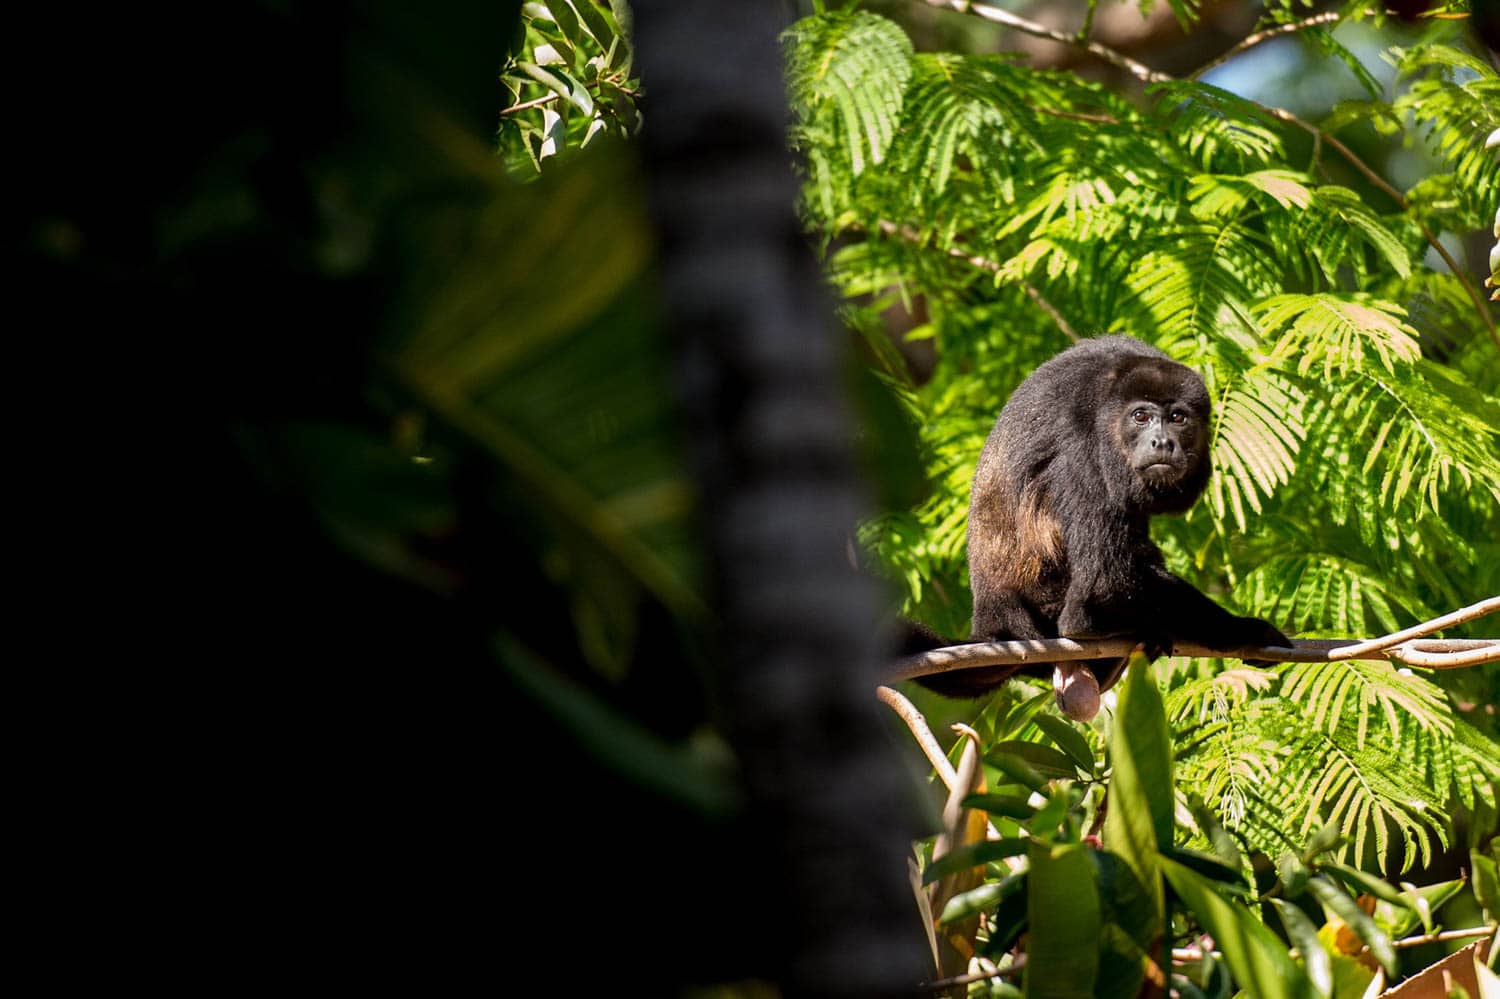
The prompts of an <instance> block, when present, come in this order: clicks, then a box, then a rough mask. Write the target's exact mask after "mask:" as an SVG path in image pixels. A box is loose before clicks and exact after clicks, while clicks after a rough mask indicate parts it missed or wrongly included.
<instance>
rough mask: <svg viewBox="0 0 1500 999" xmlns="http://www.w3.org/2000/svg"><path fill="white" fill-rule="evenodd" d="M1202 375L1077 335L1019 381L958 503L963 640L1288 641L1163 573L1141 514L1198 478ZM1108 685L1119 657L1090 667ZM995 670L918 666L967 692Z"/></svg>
mask: <svg viewBox="0 0 1500 999" xmlns="http://www.w3.org/2000/svg"><path fill="white" fill-rule="evenodd" d="M1208 444H1209V399H1208V391H1207V389H1205V388H1204V385H1203V379H1202V378H1200V377H1199V376H1198V374H1197V373H1196V372H1194V371H1193V370H1192V369H1191V368H1187V367H1184V366H1183V365H1181V364H1178V363H1176V362H1175V361H1173V360H1171V359H1170V358H1169V357H1167V355H1166V354H1163V353H1162V352H1161V351H1159V350H1157V349H1156V348H1154V347H1149V346H1147V345H1146V344H1144V343H1141V342H1139V341H1137V340H1132V339H1130V338H1128V337H1123V336H1109V337H1100V338H1098V339H1094V340H1085V341H1083V342H1081V343H1078V344H1076V345H1075V346H1073V347H1070V348H1069V349H1067V350H1065V351H1063V352H1062V353H1061V354H1058V355H1057V356H1056V357H1054V358H1052V359H1051V360H1050V361H1047V362H1046V363H1045V364H1043V365H1042V366H1041V367H1039V368H1037V369H1036V371H1035V372H1033V373H1032V375H1031V377H1029V378H1027V379H1026V380H1025V381H1024V382H1022V383H1021V386H1020V387H1019V388H1018V389H1016V391H1015V394H1013V395H1012V396H1011V397H1010V401H1008V402H1007V403H1006V404H1005V407H1004V408H1003V409H1002V410H1001V411H1000V417H999V419H998V420H996V421H995V428H994V429H993V430H992V431H990V436H989V439H988V440H987V441H986V442H985V445H984V451H983V452H982V453H981V454H980V456H979V466H978V468H977V469H976V471H975V473H974V486H973V490H972V492H971V494H970V498H969V582H970V585H971V587H972V589H973V592H974V626H973V638H972V639H971V641H977V642H984V641H1001V640H1005V639H1028V638H1056V637H1059V636H1063V637H1068V638H1106V637H1129V638H1134V639H1136V640H1137V641H1140V642H1142V643H1143V644H1144V645H1145V648H1146V653H1147V655H1151V656H1154V655H1158V654H1160V653H1161V652H1162V651H1165V650H1167V649H1169V648H1170V647H1171V644H1172V642H1173V641H1174V640H1191V641H1195V642H1201V643H1202V644H1204V645H1207V646H1209V647H1210V648H1213V649H1219V650H1223V651H1226V652H1228V651H1233V650H1235V649H1240V648H1244V647H1247V646H1258V645H1287V644H1288V641H1287V638H1286V636H1285V635H1283V634H1282V633H1281V632H1280V631H1278V630H1276V629H1275V628H1274V627H1272V626H1271V625H1269V624H1267V623H1266V622H1265V621H1262V620H1260V619H1259V618H1253V617H1236V616H1235V615H1233V614H1230V613H1229V612H1228V611H1226V610H1224V609H1223V608H1222V607H1220V606H1219V605H1218V604H1216V603H1214V602H1213V601H1212V600H1210V599H1209V598H1208V597H1206V596H1204V595H1203V594H1202V593H1199V592H1198V591H1197V590H1196V589H1194V588H1193V586H1192V585H1191V584H1189V583H1187V582H1185V581H1184V580H1181V579H1179V578H1177V577H1176V576H1174V575H1172V574H1171V573H1170V572H1168V571H1167V569H1166V566H1165V565H1164V564H1163V561H1162V554H1161V550H1160V549H1159V548H1157V546H1156V544H1155V543H1154V542H1153V541H1152V540H1151V535H1150V532H1149V524H1150V521H1151V517H1152V516H1153V515H1155V514H1159V513H1166V514H1171V513H1182V512H1183V511H1185V510H1187V509H1188V508H1189V507H1190V506H1192V505H1193V502H1194V501H1195V500H1196V499H1197V498H1198V496H1199V495H1200V494H1201V493H1202V492H1203V487H1204V485H1205V484H1206V483H1207V482H1208V476H1209V470H1210V468H1209V459H1208ZM1088 665H1089V667H1090V668H1091V669H1092V670H1093V672H1094V675H1095V677H1096V678H1097V679H1098V684H1099V689H1101V690H1103V689H1107V688H1108V687H1109V685H1110V684H1112V683H1113V682H1114V681H1115V680H1116V679H1118V678H1119V673H1120V670H1121V669H1122V668H1123V666H1124V660H1117V659H1097V660H1091V661H1089V663H1088ZM1021 671H1024V672H1026V673H1029V674H1040V675H1045V676H1051V675H1052V664H1050V663H1041V664H1029V665H1027V666H1024V667H1017V666H991V667H982V668H978V669H967V670H955V671H951V672H948V673H940V674H935V675H932V676H925V677H921V678H920V681H919V682H921V683H923V684H924V685H925V686H927V687H930V688H931V689H933V690H936V691H938V692H939V693H943V694H947V695H949V696H951V697H973V696H976V695H978V694H981V693H983V692H985V691H987V690H990V689H993V688H995V687H997V686H999V685H1000V684H1002V683H1004V682H1005V680H1006V679H1007V678H1008V677H1010V676H1012V675H1014V674H1015V673H1017V672H1021Z"/></svg>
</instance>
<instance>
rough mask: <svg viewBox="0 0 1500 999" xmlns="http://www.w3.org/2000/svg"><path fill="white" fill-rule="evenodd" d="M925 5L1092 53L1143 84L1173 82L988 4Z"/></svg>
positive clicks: (932, 0) (941, 1) (942, 1)
mask: <svg viewBox="0 0 1500 999" xmlns="http://www.w3.org/2000/svg"><path fill="white" fill-rule="evenodd" d="M927 4H928V5H929V6H931V7H946V8H947V9H949V10H956V11H958V12H959V13H960V14H974V15H975V16H977V17H982V18H984V19H985V20H986V21H993V22H995V23H996V24H1003V25H1005V26H1006V27H1007V28H1014V29H1015V30H1016V31H1019V32H1021V33H1022V34H1027V35H1034V36H1036V37H1037V38H1048V39H1051V40H1052V41H1054V42H1058V43H1060V44H1062V45H1066V46H1068V47H1069V48H1075V49H1079V50H1081V51H1084V52H1092V53H1093V54H1094V55H1096V56H1098V57H1099V58H1100V59H1103V60H1104V61H1105V62H1107V63H1111V64H1113V65H1115V66H1118V67H1120V68H1121V69H1123V70H1125V71H1126V72H1127V73H1129V74H1131V75H1132V76H1134V77H1136V78H1137V79H1139V80H1143V81H1144V82H1146V83H1163V82H1166V81H1167V80H1170V79H1172V77H1171V76H1169V75H1168V74H1166V73H1160V72H1157V71H1156V70H1154V69H1152V68H1151V67H1150V66H1147V65H1145V64H1144V63H1139V62H1136V61H1135V60H1134V59H1132V58H1130V57H1129V56H1127V55H1125V54H1124V53H1121V52H1116V51H1115V50H1114V49H1112V48H1110V47H1108V46H1107V45H1100V44H1099V43H1098V42H1094V41H1090V40H1088V39H1087V38H1083V37H1080V36H1079V35H1070V34H1067V33H1066V32H1063V31H1057V30H1055V29H1053V28H1049V27H1047V26H1046V25H1043V24H1037V23H1036V22H1035V21H1028V20H1026V19H1025V18H1024V17H1017V16H1016V15H1015V14H1012V13H1011V12H1010V11H1008V10H1001V9H1000V8H999V7H991V6H990V5H989V4H983V3H972V2H971V0H927Z"/></svg>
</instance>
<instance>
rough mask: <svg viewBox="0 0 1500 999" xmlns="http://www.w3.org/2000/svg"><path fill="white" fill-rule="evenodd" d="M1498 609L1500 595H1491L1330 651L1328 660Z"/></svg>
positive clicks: (1389, 644) (1353, 655)
mask: <svg viewBox="0 0 1500 999" xmlns="http://www.w3.org/2000/svg"><path fill="white" fill-rule="evenodd" d="M1496 611H1500V597H1489V598H1488V599H1485V600H1481V601H1479V603H1477V604H1470V605H1469V606H1468V607H1464V608H1462V609H1460V610H1456V611H1454V612H1453V613H1451V614H1444V615H1443V616H1441V617H1435V618H1433V619H1432V620H1431V621H1423V622H1422V623H1421V624H1417V625H1413V626H1412V627H1410V628H1405V629H1403V630H1401V631H1397V632H1394V633H1392V634H1389V635H1385V636H1384V637H1382V638H1372V639H1370V640H1369V641H1366V642H1360V643H1359V644H1358V645H1350V646H1347V647H1345V648H1341V649H1339V650H1338V651H1336V652H1330V653H1329V654H1328V661H1329V662H1336V661H1338V660H1340V659H1358V658H1359V657H1361V656H1362V655H1364V654H1365V653H1367V652H1375V651H1378V650H1380V649H1389V648H1391V647H1393V646H1396V645H1400V644H1401V643H1403V642H1406V641H1410V640H1411V639H1413V638H1422V637H1423V636H1426V635H1430V634H1432V633H1433V632H1434V631H1442V630H1443V629H1444V628H1451V627H1453V626H1454V625H1455V624H1463V623H1464V622H1465V621H1473V620H1474V619H1475V618H1481V617H1484V616H1485V615H1486V614H1493V613H1495V612H1496Z"/></svg>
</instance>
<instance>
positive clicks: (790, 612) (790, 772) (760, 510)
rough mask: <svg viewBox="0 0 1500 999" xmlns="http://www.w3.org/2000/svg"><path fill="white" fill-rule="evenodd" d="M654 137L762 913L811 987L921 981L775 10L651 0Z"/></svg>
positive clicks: (785, 956)
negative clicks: (801, 219)
mask: <svg viewBox="0 0 1500 999" xmlns="http://www.w3.org/2000/svg"><path fill="white" fill-rule="evenodd" d="M633 6H634V8H635V11H636V21H635V27H636V40H637V50H638V53H639V57H640V64H641V67H642V75H643V80H644V82H645V84H646V88H647V91H648V101H649V103H648V105H647V108H646V131H645V147H646V155H647V161H648V167H649V175H650V185H651V193H652V202H653V211H654V215H655V218H656V221H657V224H658V226H659V229H660V235H661V269H662V276H663V285H664V293H665V297H666V303H667V307H668V311H669V313H670V315H671V318H672V323H673V326H674V328H675V330H676V333H677V336H678V341H677V342H678V347H679V350H680V356H681V363H680V367H679V381H680V386H681V392H682V395H683V398H684V401H685V404H686V406H687V410H688V415H689V418H690V420H691V421H692V428H691V434H692V445H693V448H694V451H695V459H696V463H697V464H696V468H697V472H698V474H699V477H700V480H701V483H702V487H703V499H704V505H705V509H706V514H707V518H706V519H707V521H708V528H709V530H710V532H711V538H710V543H711V551H712V555H713V558H714V561H715V564H716V571H717V575H716V579H717V585H718V593H717V597H718V600H719V607H720V608H721V611H722V621H723V625H724V630H723V633H722V636H721V637H722V648H723V649H724V650H725V659H726V661H727V669H728V672H729V679H728V680H727V691H726V693H727V696H728V699H729V702H730V703H729V707H730V711H731V713H732V717H733V724H734V726H735V729H736V731H735V732H734V737H735V740H736V744H737V748H738V749H739V752H740V754H741V757H742V759H743V761H744V765H745V769H746V778H747V785H748V787H749V789H750V793H751V795H752V801H753V804H752V812H753V814H754V816H755V821H756V822H757V823H758V825H757V830H758V833H759V837H758V842H759V843H760V844H761V845H762V846H763V847H764V848H765V856H764V858H763V859H764V860H765V862H767V863H768V864H769V865H771V872H772V873H773V875H774V879H773V880H774V883H775V886H776V887H775V889H773V895H774V896H776V897H775V898H774V899H773V901H779V902H780V903H781V904H779V905H772V906H771V907H769V908H768V910H767V911H766V912H765V914H764V922H765V925H766V931H767V934H768V936H770V937H772V938H773V939H774V940H775V945H776V946H777V947H778V948H779V951H778V954H777V957H778V958H779V962H780V966H781V968H782V972H781V975H782V984H783V986H784V988H785V989H786V990H787V991H788V993H789V994H794V995H851V996H853V995H857V996H882V995H897V994H908V993H911V992H912V991H913V986H914V985H915V984H916V983H917V982H918V981H920V980H921V979H922V978H924V977H926V976H927V975H928V973H929V969H928V967H927V961H926V959H925V958H924V943H923V939H922V930H921V926H920V922H919V917H918V916H917V912H916V909H915V905H914V903H913V899H912V896H911V890H910V888H909V886H908V884H907V878H906V860H905V855H906V852H907V848H908V844H909V841H910V839H911V837H912V836H913V834H914V832H915V831H916V830H915V828H914V824H913V821H912V820H913V816H914V812H913V810H912V809H911V808H910V807H908V806H909V804H910V801H909V797H908V795H907V790H908V787H909V785H907V784H906V778H905V775H904V771H903V769H902V766H901V764H900V763H899V762H898V760H897V758H896V756H895V753H894V749H893V747H892V745H891V744H890V742H889V740H888V739H887V738H886V736H885V734H884V733H883V732H882V731H881V729H880V725H879V720H878V718H877V716H876V707H877V705H876V701H875V699H874V695H873V688H874V686H875V684H876V682H877V665H878V661H879V659H880V657H881V656H883V655H884V654H885V650H884V649H883V648H882V647H881V643H880V641H879V640H878V638H877V626H876V624H877V613H878V610H877V603H878V602H877V595H876V594H875V592H874V590H873V586H872V584H871V583H870V582H869V581H868V580H866V579H864V578H863V577H858V576H855V575H854V574H853V572H852V570H851V569H850V567H849V565H848V561H847V559H846V557H845V554H844V550H845V546H846V544H847V542H848V538H849V537H850V536H851V532H852V529H853V526H854V524H855V522H856V520H857V518H858V517H859V516H860V514H861V513H862V512H863V507H862V491H861V487H860V481H859V476H858V474H857V470H856V467H855V462H854V458H853V450H852V440H851V426H852V424H851V420H850V417H849V413H848V406H847V402H846V398H845V393H844V378H843V363H844V358H843V350H844V347H845V345H846V341H845V339H844V338H843V337H842V336H841V335H840V334H839V333H838V331H837V330H836V328H835V327H834V325H833V323H832V321H831V311H830V308H829V305H828V303H827V302H826V301H825V300H824V297H823V295H822V292H821V288H820V278H819V275H818V271H817V268H816V265H815V262H814V260H813V258H812V256H811V254H810V251H809V250H808V248H807V246H806V245H805V244H804V242H803V240H802V238H801V234H800V231H799V227H798V224H797V220H796V217H795V214H794V210H793V204H794V199H795V196H796V181H795V178H794V177H793V175H792V172H791V169H790V165H789V153H788V151H787V147H786V136H785V131H786V129H785V126H786V116H787V103H786V98H785V92H784V88H783V84H782V76H781V57H780V49H779V47H778V44H777V39H776V36H777V33H778V31H779V30H780V29H781V28H782V27H783V26H784V21H783V19H782V18H781V17H780V16H779V14H778V13H777V6H778V5H775V4H766V3H758V4H724V3H708V2H705V0H639V2H637V3H635V4H634V5H633Z"/></svg>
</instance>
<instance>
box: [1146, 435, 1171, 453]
mask: <svg viewBox="0 0 1500 999" xmlns="http://www.w3.org/2000/svg"><path fill="white" fill-rule="evenodd" d="M1151 446H1152V447H1153V448H1155V449H1156V450H1158V451H1165V452H1167V454H1171V453H1172V452H1173V451H1174V450H1176V448H1177V445H1176V444H1175V443H1173V441H1172V438H1170V437H1153V438H1151Z"/></svg>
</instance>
